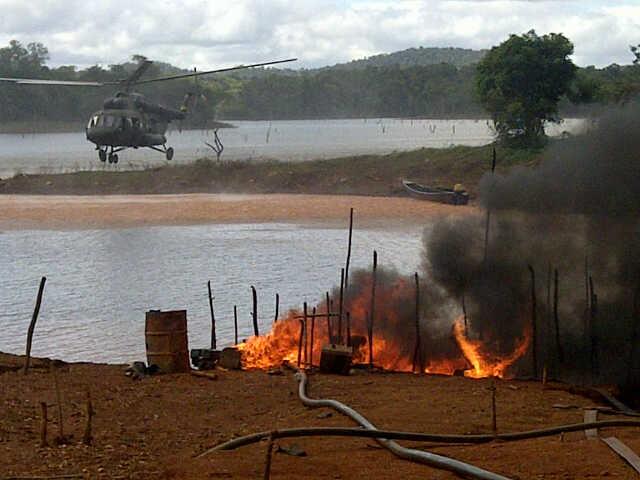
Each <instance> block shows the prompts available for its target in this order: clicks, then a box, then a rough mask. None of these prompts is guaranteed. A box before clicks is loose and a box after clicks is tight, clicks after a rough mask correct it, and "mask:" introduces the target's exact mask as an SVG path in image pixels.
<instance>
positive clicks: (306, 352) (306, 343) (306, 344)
mask: <svg viewBox="0 0 640 480" xmlns="http://www.w3.org/2000/svg"><path fill="white" fill-rule="evenodd" d="M302 311H303V312H304V320H303V321H304V362H303V363H304V365H305V367H306V366H307V364H308V363H309V337H308V335H307V320H308V318H307V302H304V303H303V307H302Z"/></svg>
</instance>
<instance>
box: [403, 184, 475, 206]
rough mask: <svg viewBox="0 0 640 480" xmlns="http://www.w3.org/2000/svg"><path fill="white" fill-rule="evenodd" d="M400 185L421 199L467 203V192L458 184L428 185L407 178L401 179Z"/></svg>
mask: <svg viewBox="0 0 640 480" xmlns="http://www.w3.org/2000/svg"><path fill="white" fill-rule="evenodd" d="M402 185H403V186H404V188H405V190H407V192H409V195H411V196H412V197H415V198H419V199H421V200H429V201H431V202H438V203H447V204H450V205H466V204H467V203H469V194H468V193H467V192H466V190H464V188H463V187H461V186H458V185H456V187H455V188H439V187H428V186H426V185H422V184H420V183H416V182H411V181H409V180H402Z"/></svg>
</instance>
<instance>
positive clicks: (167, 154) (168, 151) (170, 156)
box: [164, 147, 173, 160]
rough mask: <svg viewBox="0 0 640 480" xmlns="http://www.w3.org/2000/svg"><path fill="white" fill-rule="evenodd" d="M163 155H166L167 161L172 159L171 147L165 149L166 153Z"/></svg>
mask: <svg viewBox="0 0 640 480" xmlns="http://www.w3.org/2000/svg"><path fill="white" fill-rule="evenodd" d="M164 154H165V155H166V157H167V160H171V159H172V158H173V148H172V147H169V148H167V151H166V152H164Z"/></svg>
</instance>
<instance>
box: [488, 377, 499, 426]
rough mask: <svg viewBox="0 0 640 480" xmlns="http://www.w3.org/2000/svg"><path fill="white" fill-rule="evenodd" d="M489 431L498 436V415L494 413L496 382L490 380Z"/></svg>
mask: <svg viewBox="0 0 640 480" xmlns="http://www.w3.org/2000/svg"><path fill="white" fill-rule="evenodd" d="M489 389H490V390H491V431H492V432H493V434H494V435H498V415H497V412H496V381H495V378H493V377H492V378H491V387H489Z"/></svg>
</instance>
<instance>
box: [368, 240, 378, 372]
mask: <svg viewBox="0 0 640 480" xmlns="http://www.w3.org/2000/svg"><path fill="white" fill-rule="evenodd" d="M377 270H378V252H376V251H375V250H374V251H373V270H372V272H371V314H370V317H369V329H368V330H369V368H370V369H373V322H374V319H375V318H376V313H375V312H376V281H377Z"/></svg>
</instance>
